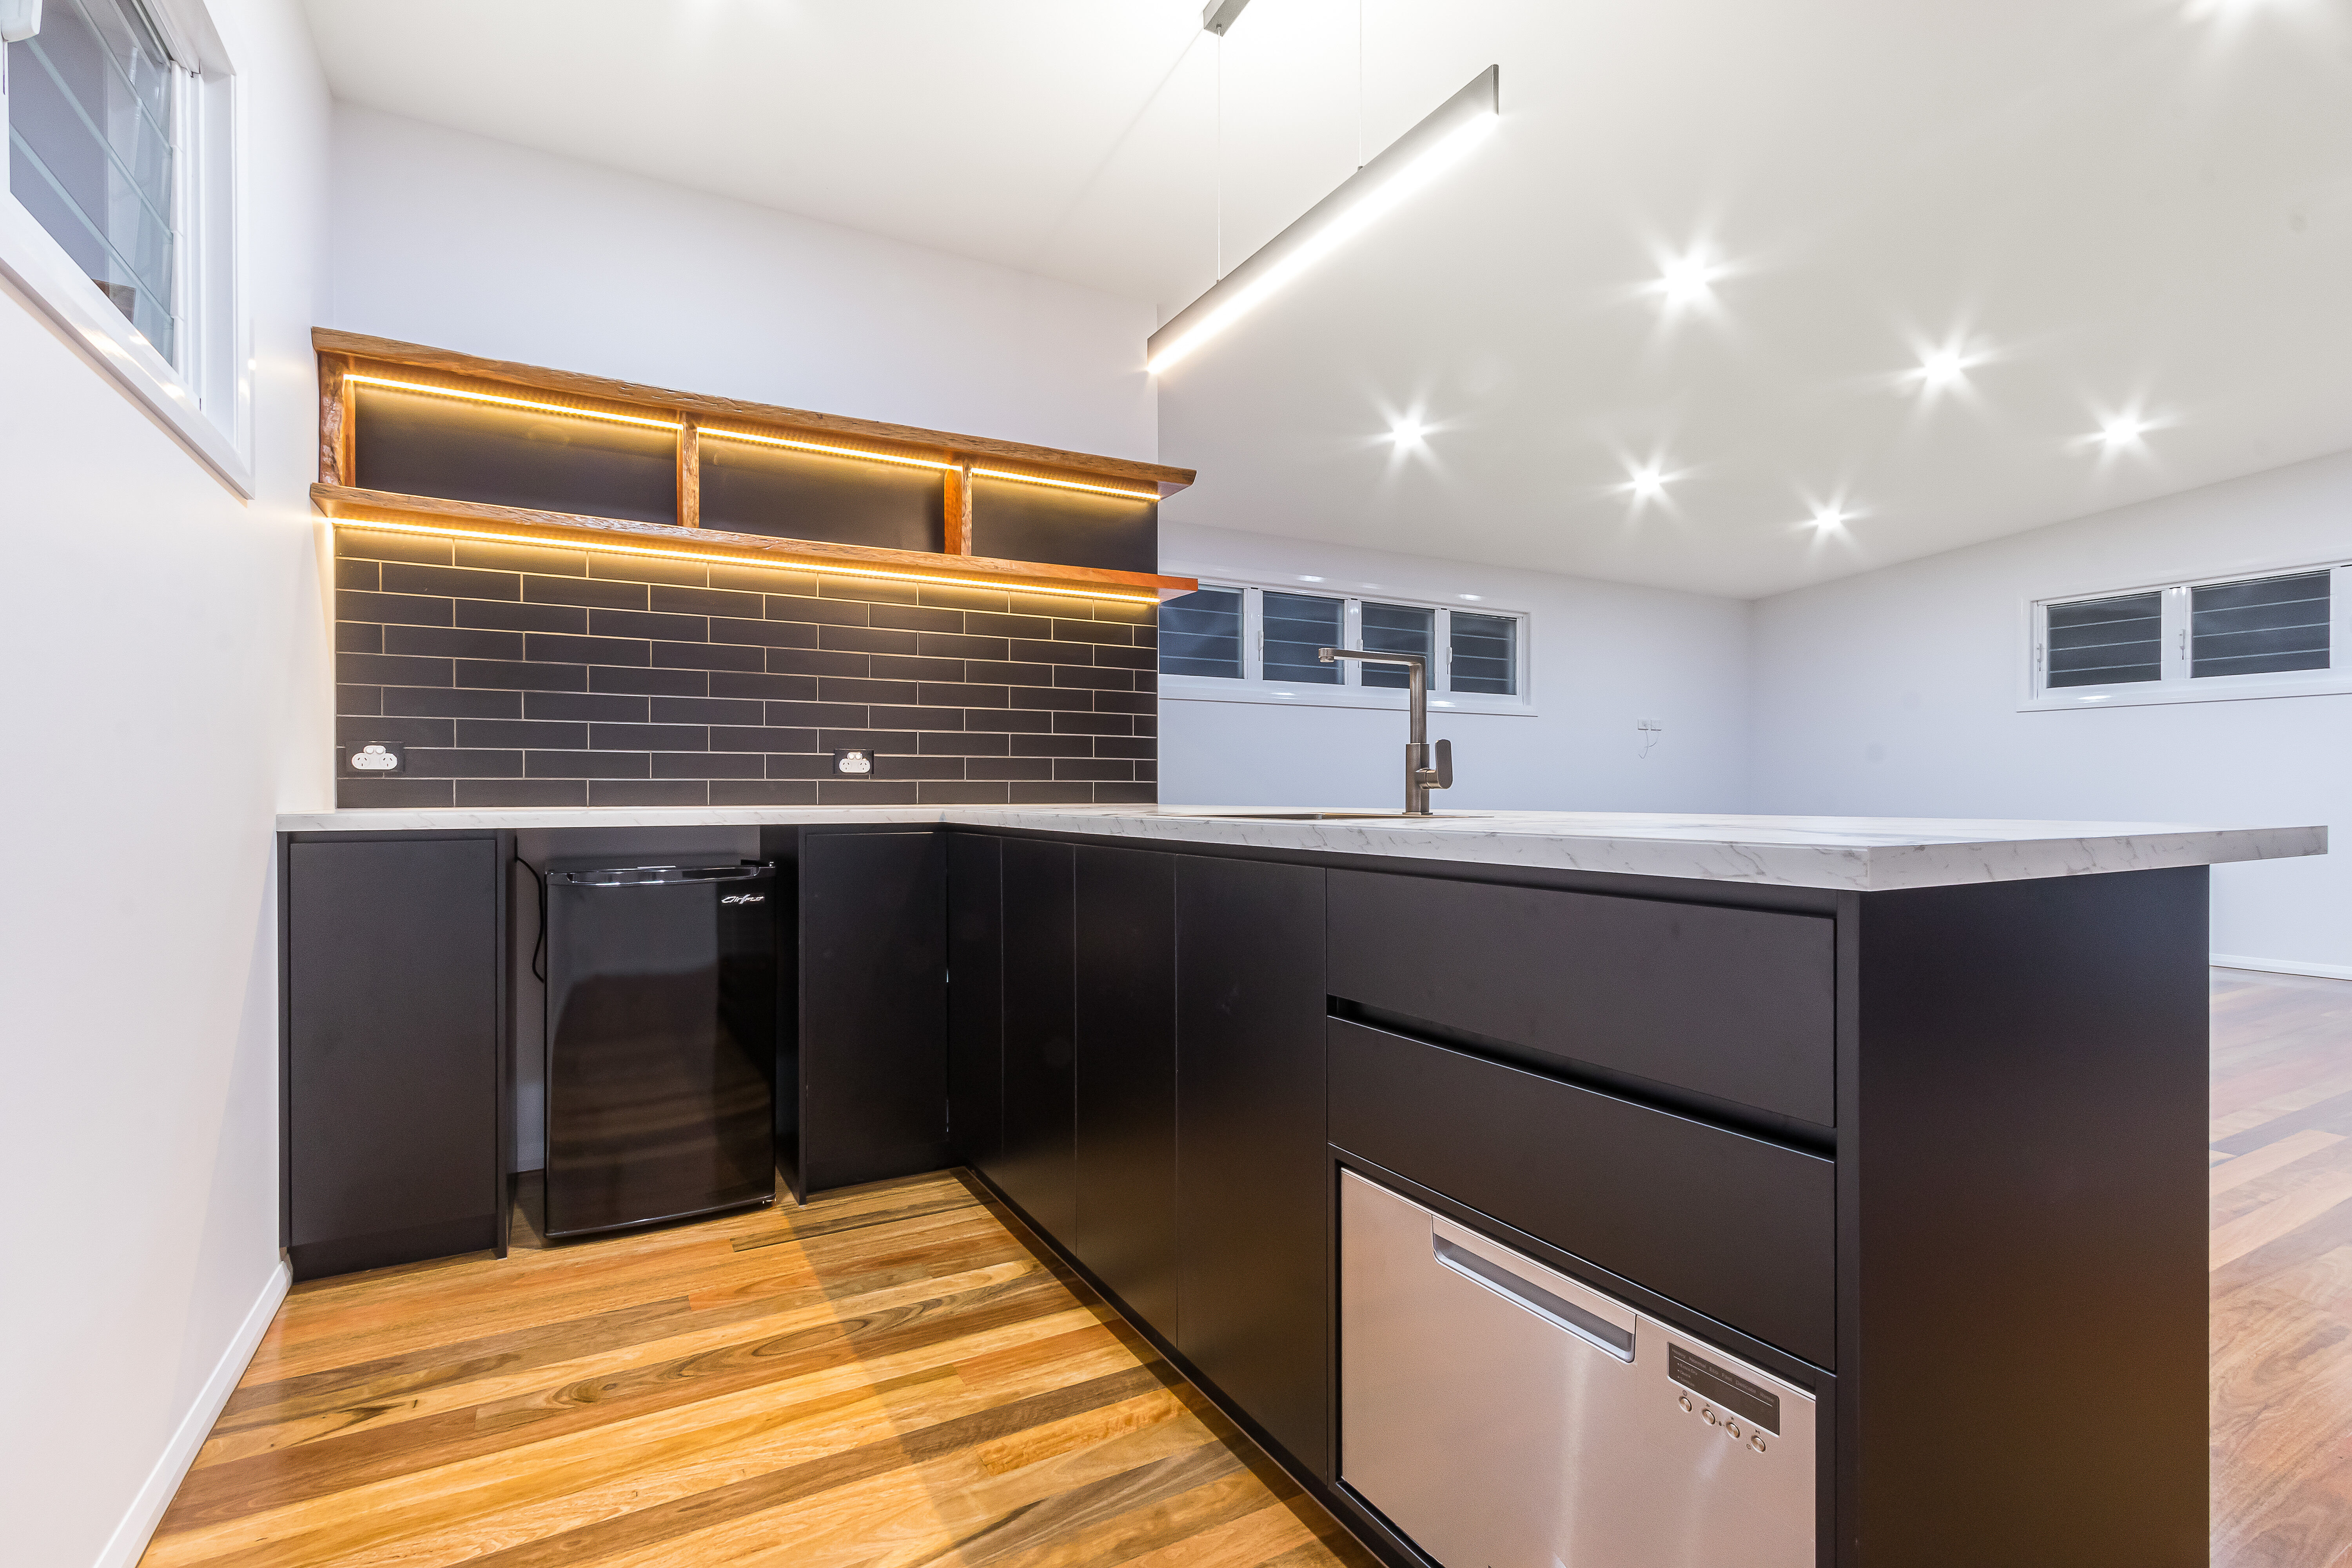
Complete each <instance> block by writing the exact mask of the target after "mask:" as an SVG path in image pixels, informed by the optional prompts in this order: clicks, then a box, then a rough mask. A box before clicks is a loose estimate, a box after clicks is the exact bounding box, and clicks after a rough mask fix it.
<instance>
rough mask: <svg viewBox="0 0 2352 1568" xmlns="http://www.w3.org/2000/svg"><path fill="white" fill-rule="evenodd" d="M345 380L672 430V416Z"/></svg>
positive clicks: (355, 376)
mask: <svg viewBox="0 0 2352 1568" xmlns="http://www.w3.org/2000/svg"><path fill="white" fill-rule="evenodd" d="M343 379H344V380H345V381H356V382H359V383H361V384H363V385H367V386H389V387H392V388H394V390H396V391H400V392H422V393H425V394H427V395H431V396H434V397H459V398H464V399H465V400H466V401H467V402H469V403H495V404H498V405H500V406H502V407H506V408H536V409H538V410H539V411H540V412H541V413H542V414H568V415H570V416H572V417H573V418H574V419H609V420H611V421H612V422H613V423H614V424H615V425H647V426H652V427H653V428H654V429H656V430H675V429H677V427H678V424H677V420H675V419H648V418H646V417H645V416H642V415H637V414H607V413H605V412H604V410H603V409H601V408H566V407H565V406H564V405H562V404H561V403H534V402H532V401H531V400H530V399H529V398H527V397H500V396H499V395H498V394H496V393H494V392H472V391H467V390H465V389H462V388H459V387H455V386H426V385H425V384H424V383H422V382H415V381H394V380H392V379H391V378H389V377H387V376H381V375H362V374H359V373H358V372H356V371H346V372H344V373H343Z"/></svg>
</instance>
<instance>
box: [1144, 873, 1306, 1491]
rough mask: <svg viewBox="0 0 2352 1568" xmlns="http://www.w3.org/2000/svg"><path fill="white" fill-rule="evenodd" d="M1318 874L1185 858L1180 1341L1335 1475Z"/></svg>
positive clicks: (1241, 1401) (1179, 976) (1180, 953)
mask: <svg viewBox="0 0 2352 1568" xmlns="http://www.w3.org/2000/svg"><path fill="white" fill-rule="evenodd" d="M1324 877H1325V873H1324V872H1323V870H1322V869H1321V868H1319V867H1310V866H1287V865H1276V864H1271V863H1265V862H1260V861H1252V860H1231V859H1223V858H1211V857H1207V856H1190V855H1188V856H1183V857H1181V858H1179V860H1178V866H1177V879H1176V940H1177V962H1176V1008H1177V1014H1176V1016H1177V1028H1176V1066H1177V1084H1178V1090H1177V1095H1178V1099H1177V1140H1176V1149H1177V1153H1176V1162H1177V1258H1178V1259H1179V1262H1178V1300H1177V1322H1178V1330H1179V1331H1178V1334H1177V1346H1178V1348H1179V1349H1180V1350H1181V1351H1182V1352H1183V1353H1184V1356H1185V1358H1186V1359H1187V1360H1189V1361H1191V1362H1192V1363H1193V1364H1194V1365H1195V1366H1197V1367H1199V1368H1200V1369H1201V1371H1202V1373H1204V1374H1206V1375H1207V1376H1208V1377H1209V1379H1210V1380H1211V1381H1213V1383H1214V1384H1216V1385H1217V1387H1218V1388H1219V1389H1220V1390H1221V1391H1223V1394H1225V1395H1226V1396H1227V1397H1228V1398H1229V1399H1231V1400H1232V1401H1233V1403H1234V1405H1237V1406H1238V1407H1239V1408H1240V1409H1241V1410H1242V1412H1243V1413H1244V1415H1247V1416H1248V1417H1249V1418H1250V1419H1251V1420H1252V1421H1253V1422H1255V1424H1256V1425H1258V1426H1261V1427H1263V1428H1264V1429H1265V1432H1266V1434H1267V1435H1268V1436H1271V1437H1272V1438H1273V1439H1274V1440H1275V1441H1276V1442H1277V1443H1279V1444H1281V1445H1282V1446H1283V1447H1285V1448H1286V1449H1287V1450H1289V1452H1290V1454H1291V1455H1292V1457H1293V1458H1297V1460H1298V1461H1299V1462H1300V1463H1301V1464H1304V1465H1306V1466H1307V1467H1308V1468H1310V1469H1312V1470H1313V1471H1314V1473H1315V1474H1317V1475H1318V1476H1320V1477H1322V1478H1324V1479H1327V1480H1328V1479H1330V1478H1331V1476H1332V1472H1333V1467H1332V1458H1331V1453H1330V1447H1331V1444H1330V1421H1329V1412H1328V1386H1329V1375H1330V1369H1329V1365H1328V1352H1329V1343H1330V1338H1329V1336H1330V1328H1329V1312H1328V1289H1327V1275H1326V1264H1327V1249H1328V1224H1329V1211H1330V1200H1329V1195H1328V1166H1329V1160H1330V1156H1329V1153H1328V1150H1327V1147H1326V1144H1325V1133H1324V1108H1323V1028H1324V1012H1325V1001H1324V980H1323V906H1324Z"/></svg>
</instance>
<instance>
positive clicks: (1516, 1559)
mask: <svg viewBox="0 0 2352 1568" xmlns="http://www.w3.org/2000/svg"><path fill="white" fill-rule="evenodd" d="M1339 1270H1340V1272H1339V1476H1340V1479H1341V1480H1343V1481H1345V1482H1346V1483H1347V1484H1348V1486H1349V1487H1350V1488H1352V1489H1354V1490H1355V1492H1356V1493H1357V1494H1358V1495H1359V1496H1360V1497H1361V1498H1363V1499H1364V1500H1365V1501H1367V1502H1369V1503H1370V1504H1371V1505H1372V1506H1373V1507H1374V1508H1376V1509H1378V1510H1380V1511H1381V1513H1382V1514H1383V1515H1384V1516H1386V1517H1387V1519H1388V1520H1389V1521H1390V1522H1391V1523H1392V1524H1394V1525H1395V1526H1396V1527H1397V1528H1398V1529H1399V1530H1402V1531H1404V1533H1405V1534H1407V1535H1409V1536H1411V1537H1412V1540H1413V1542H1414V1543H1415V1544H1416V1545H1418V1546H1419V1547H1420V1548H1421V1550H1422V1551H1423V1552H1426V1553H1428V1554H1429V1555H1430V1556H1431V1557H1433V1558H1434V1559H1436V1560H1437V1561H1438V1562H1439V1563H1443V1564H1444V1568H1698V1565H1700V1564H1705V1565H1706V1568H1720V1565H1721V1564H1725V1563H1738V1564H1740V1565H1741V1568H1812V1563H1813V1561H1814V1558H1813V1512H1814V1509H1813V1496H1814V1493H1813V1480H1814V1474H1813V1472H1814V1454H1813V1401H1812V1396H1811V1394H1807V1393H1806V1392H1805V1391H1804V1390H1802V1389H1801V1388H1798V1387H1796V1386H1794V1385H1793V1384H1788V1383H1784V1382H1782V1381H1781V1380H1780V1379H1779V1378H1776V1377H1773V1376H1771V1375H1770V1374H1769V1373H1765V1372H1764V1371H1762V1370H1761V1369H1759V1368H1758V1367H1754V1366H1751V1365H1749V1364H1748V1363H1746V1362H1742V1361H1739V1360H1738V1359H1736V1358H1734V1357H1732V1356H1729V1355H1727V1354H1725V1353H1724V1352H1722V1351H1719V1350H1717V1349H1716V1348H1715V1347H1714V1346H1712V1345H1709V1344H1707V1343H1706V1342H1704V1341H1701V1340H1695V1339H1692V1338H1691V1337H1690V1336H1688V1335H1686V1334H1683V1333H1679V1332H1677V1331H1675V1330H1673V1329H1670V1328H1668V1327H1666V1325H1665V1324H1664V1323H1661V1322H1659V1321H1657V1320H1656V1319H1654V1318H1649V1317H1644V1316H1643V1315H1642V1314H1641V1313H1639V1312H1636V1311H1635V1310H1633V1309H1632V1308H1631V1307H1628V1306H1626V1305H1625V1304H1624V1303H1622V1302H1621V1301H1617V1300H1612V1299H1611V1298H1609V1297H1607V1296H1603V1295H1601V1294H1600V1293H1599V1292H1597V1291H1593V1290H1590V1289H1586V1288H1585V1287H1584V1286H1582V1285H1580V1284H1579V1283H1577V1282H1576V1281H1575V1280H1573V1279H1570V1278H1569V1277H1568V1276H1566V1275H1564V1274H1559V1273H1557V1272H1555V1271H1553V1270H1551V1269H1549V1268H1544V1267H1543V1266H1542V1265H1541V1264H1538V1263H1537V1262H1535V1261H1534V1260H1533V1259H1531V1258H1526V1257H1524V1256H1522V1255H1520V1254H1519V1253H1517V1252H1514V1251H1512V1250H1511V1249H1510V1248H1508V1247H1498V1246H1496V1244H1495V1243H1493V1242H1491V1241H1488V1240H1486V1238H1485V1237H1481V1236H1478V1235H1476V1234H1475V1233H1473V1232H1471V1231H1467V1230H1465V1229H1463V1228H1462V1227H1461V1226H1456V1225H1454V1224H1453V1223H1452V1222H1451V1221H1448V1220H1445V1219H1442V1218H1440V1217H1439V1216H1438V1215H1433V1214H1432V1213H1431V1212H1430V1211H1429V1210H1427V1209H1425V1208H1423V1207H1422V1206H1421V1205H1418V1204H1414V1203H1411V1202H1408V1201H1407V1200H1405V1199H1403V1198H1401V1197H1399V1196H1397V1195H1396V1194H1394V1193H1391V1192H1390V1191H1388V1190H1387V1189H1386V1188H1384V1187H1381V1186H1378V1185H1375V1184H1373V1183H1371V1182H1368V1181H1366V1180H1364V1179H1363V1178H1362V1177H1360V1176H1358V1175H1357V1174H1355V1173H1353V1172H1351V1171H1343V1172H1341V1173H1340V1191H1339Z"/></svg>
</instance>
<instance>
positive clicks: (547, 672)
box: [414, 658, 588, 691]
mask: <svg viewBox="0 0 2352 1568" xmlns="http://www.w3.org/2000/svg"><path fill="white" fill-rule="evenodd" d="M414 662H416V663H420V664H421V663H423V662H424V661H423V660H422V659H419V660H415V661H414ZM444 662H445V663H446V660H445V661H444ZM419 684H422V682H420V683H419ZM457 685H459V686H486V687H490V688H492V689H497V690H500V691H584V690H586V689H588V667H587V666H586V665H584V664H554V663H548V662H544V661H536V662H530V663H526V662H524V661H522V660H520V659H503V658H461V659H459V660H457Z"/></svg>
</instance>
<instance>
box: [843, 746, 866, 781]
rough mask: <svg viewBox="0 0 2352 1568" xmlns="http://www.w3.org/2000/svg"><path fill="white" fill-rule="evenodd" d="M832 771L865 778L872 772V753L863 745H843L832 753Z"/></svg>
mask: <svg viewBox="0 0 2352 1568" xmlns="http://www.w3.org/2000/svg"><path fill="white" fill-rule="evenodd" d="M833 771H834V772H835V773H846V774H848V775H849V776H850V777H852V778H861V779H862V778H866V777H868V776H870V775H871V774H872V773H873V772H874V753H873V752H869V751H867V750H866V748H865V747H863V746H844V747H842V748H841V749H840V750H839V751H836V752H834V753H833Z"/></svg>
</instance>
